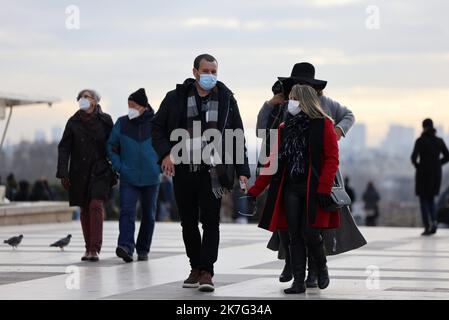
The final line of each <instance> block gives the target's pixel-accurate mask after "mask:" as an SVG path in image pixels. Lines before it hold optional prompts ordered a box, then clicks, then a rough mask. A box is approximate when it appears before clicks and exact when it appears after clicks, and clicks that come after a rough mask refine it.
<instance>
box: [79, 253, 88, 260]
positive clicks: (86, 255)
mask: <svg viewBox="0 0 449 320" xmlns="http://www.w3.org/2000/svg"><path fill="white" fill-rule="evenodd" d="M87 260H89V252H87V251H86V252H84V255H83V256H82V257H81V261H87Z"/></svg>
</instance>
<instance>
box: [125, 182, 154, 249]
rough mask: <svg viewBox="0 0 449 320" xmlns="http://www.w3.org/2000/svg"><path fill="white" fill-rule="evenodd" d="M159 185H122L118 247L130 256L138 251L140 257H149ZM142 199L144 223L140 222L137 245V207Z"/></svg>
mask: <svg viewBox="0 0 449 320" xmlns="http://www.w3.org/2000/svg"><path fill="white" fill-rule="evenodd" d="M158 191H159V184H157V185H152V186H144V187H137V186H134V185H132V184H129V183H124V182H121V183H120V222H119V229H120V235H119V237H118V245H119V246H121V247H124V248H126V249H127V250H128V253H129V254H133V253H134V249H136V251H137V254H138V255H147V254H148V253H149V252H150V246H151V240H152V238H153V231H154V224H155V217H156V203H157V201H156V200H157V194H158ZM139 198H140V203H141V206H142V221H141V222H140V229H139V235H138V237H137V243H136V242H135V241H134V231H135V228H136V207H137V200H139Z"/></svg>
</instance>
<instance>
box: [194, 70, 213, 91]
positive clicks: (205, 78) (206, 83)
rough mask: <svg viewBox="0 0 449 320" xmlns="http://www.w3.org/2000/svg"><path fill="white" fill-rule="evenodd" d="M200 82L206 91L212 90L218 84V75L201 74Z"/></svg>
mask: <svg viewBox="0 0 449 320" xmlns="http://www.w3.org/2000/svg"><path fill="white" fill-rule="evenodd" d="M198 84H199V85H200V86H201V88H203V89H204V90H206V91H210V90H212V89H213V88H214V87H215V85H216V84H217V76H216V75H213V74H207V73H204V74H200V80H199V81H198Z"/></svg>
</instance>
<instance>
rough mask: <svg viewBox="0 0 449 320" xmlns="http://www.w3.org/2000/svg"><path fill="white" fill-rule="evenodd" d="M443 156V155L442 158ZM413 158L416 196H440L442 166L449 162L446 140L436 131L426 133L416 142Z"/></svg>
mask: <svg viewBox="0 0 449 320" xmlns="http://www.w3.org/2000/svg"><path fill="white" fill-rule="evenodd" d="M441 155H443V157H442V158H441ZM411 158H412V163H413V165H414V166H415V168H416V180H415V183H416V184H415V192H416V195H417V196H436V195H438V194H439V193H440V187H441V176H442V166H443V165H444V164H445V163H447V162H449V151H448V149H447V147H446V144H445V143H444V140H443V139H441V138H439V137H437V136H436V135H435V130H429V131H424V133H423V134H422V135H421V137H419V138H418V139H417V140H416V143H415V148H414V149H413V153H412V157H411ZM418 159H419V161H418Z"/></svg>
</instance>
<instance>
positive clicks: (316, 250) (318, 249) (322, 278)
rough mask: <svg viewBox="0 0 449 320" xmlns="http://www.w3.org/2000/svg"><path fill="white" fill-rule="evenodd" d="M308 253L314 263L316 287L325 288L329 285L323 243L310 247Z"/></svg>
mask: <svg viewBox="0 0 449 320" xmlns="http://www.w3.org/2000/svg"><path fill="white" fill-rule="evenodd" d="M310 253H311V255H312V256H313V259H314V260H315V263H316V268H317V269H316V270H317V277H318V288H320V289H326V288H327V287H328V286H329V282H330V279H329V272H328V270H327V260H326V253H325V251H324V243H323V242H321V243H320V244H318V245H315V246H312V247H310Z"/></svg>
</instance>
